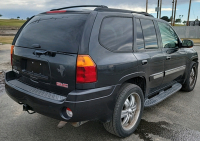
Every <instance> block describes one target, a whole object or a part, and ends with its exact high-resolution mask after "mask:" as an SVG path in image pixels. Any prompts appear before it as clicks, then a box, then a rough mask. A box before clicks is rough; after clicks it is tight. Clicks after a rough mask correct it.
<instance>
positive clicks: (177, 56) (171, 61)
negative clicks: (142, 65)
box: [158, 22, 186, 84]
mask: <svg viewBox="0 0 200 141" xmlns="http://www.w3.org/2000/svg"><path fill="white" fill-rule="evenodd" d="M158 27H159V29H160V34H161V38H162V47H163V53H164V55H165V77H164V80H163V84H168V83H171V82H172V81H173V80H175V81H178V80H180V79H181V77H182V75H183V74H184V71H185V68H186V52H185V50H184V49H183V48H179V38H178V36H177V34H176V33H175V32H174V30H173V29H172V28H171V27H170V26H169V25H168V24H166V23H162V22H158Z"/></svg>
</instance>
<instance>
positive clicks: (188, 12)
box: [187, 0, 192, 26]
mask: <svg viewBox="0 0 200 141" xmlns="http://www.w3.org/2000/svg"><path fill="white" fill-rule="evenodd" d="M191 1H192V0H190V4H189V10H188V19H187V26H189V20H190V8H191Z"/></svg>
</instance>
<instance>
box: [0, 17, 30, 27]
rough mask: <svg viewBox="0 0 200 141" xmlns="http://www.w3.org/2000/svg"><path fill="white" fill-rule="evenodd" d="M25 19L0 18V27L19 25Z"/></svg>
mask: <svg viewBox="0 0 200 141" xmlns="http://www.w3.org/2000/svg"><path fill="white" fill-rule="evenodd" d="M25 22H26V20H17V19H0V27H16V28H19V27H21V26H22V25H23V24H24V23H25Z"/></svg>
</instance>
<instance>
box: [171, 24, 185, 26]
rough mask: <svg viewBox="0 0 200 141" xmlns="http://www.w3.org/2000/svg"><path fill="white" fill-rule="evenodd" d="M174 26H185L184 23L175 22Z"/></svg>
mask: <svg viewBox="0 0 200 141" xmlns="http://www.w3.org/2000/svg"><path fill="white" fill-rule="evenodd" d="M174 26H185V25H183V24H174Z"/></svg>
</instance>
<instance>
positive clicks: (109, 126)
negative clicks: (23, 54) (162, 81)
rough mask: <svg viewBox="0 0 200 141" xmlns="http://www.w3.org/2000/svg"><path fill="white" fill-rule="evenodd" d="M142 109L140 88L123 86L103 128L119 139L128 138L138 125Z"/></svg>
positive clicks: (142, 99) (142, 102)
mask: <svg viewBox="0 0 200 141" xmlns="http://www.w3.org/2000/svg"><path fill="white" fill-rule="evenodd" d="M127 100H128V101H127ZM125 101H126V102H125ZM143 109H144V96H143V92H142V90H141V88H140V87H138V86H137V85H134V84H129V83H127V84H124V85H123V86H122V88H121V89H120V91H119V96H118V99H117V101H116V104H115V108H114V113H113V116H112V119H111V121H110V122H107V123H104V128H105V129H106V130H107V131H108V132H110V133H111V134H114V135H116V136H119V137H127V136H130V135H131V134H132V133H133V132H134V131H135V130H136V129H137V127H138V125H139V123H140V120H141V116H142V113H143ZM122 113H123V114H122ZM121 117H123V118H121ZM131 117H132V118H131ZM127 121H129V122H127Z"/></svg>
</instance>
